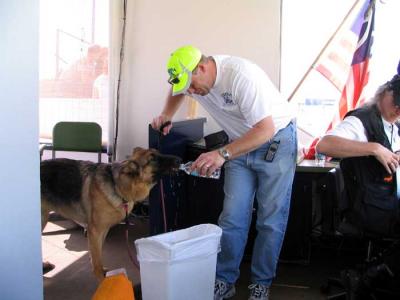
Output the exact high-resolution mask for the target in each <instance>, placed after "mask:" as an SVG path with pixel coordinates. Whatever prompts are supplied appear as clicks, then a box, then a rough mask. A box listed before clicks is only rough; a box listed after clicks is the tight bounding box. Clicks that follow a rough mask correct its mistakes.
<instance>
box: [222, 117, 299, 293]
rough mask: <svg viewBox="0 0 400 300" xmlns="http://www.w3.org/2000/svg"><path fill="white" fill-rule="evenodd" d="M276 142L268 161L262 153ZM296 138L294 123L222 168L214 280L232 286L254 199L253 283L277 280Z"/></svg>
mask: <svg viewBox="0 0 400 300" xmlns="http://www.w3.org/2000/svg"><path fill="white" fill-rule="evenodd" d="M273 141H279V146H278V150H277V151H276V153H275V156H274V159H273V160H272V162H267V161H266V160H265V159H264V158H265V154H266V152H267V149H268V147H269V145H270V144H271V143H272V142H273ZM296 156H297V135H296V125H295V123H294V122H291V123H289V125H288V126H287V127H285V128H283V129H281V130H280V131H278V132H277V133H276V134H275V136H274V137H273V138H272V139H271V140H270V141H268V142H267V143H265V144H263V145H262V146H260V147H259V148H258V149H256V150H254V151H252V152H249V153H247V154H245V155H242V156H240V157H238V158H235V159H233V160H231V161H229V162H227V163H226V164H225V182H224V192H225V198H224V208H223V210H222V213H221V215H220V217H219V221H218V223H219V226H220V227H221V228H222V237H221V252H220V253H219V254H218V262H217V275H216V277H217V279H220V280H223V281H225V282H227V283H235V282H236V280H237V279H238V277H239V266H240V262H241V260H242V257H243V253H244V249H245V246H246V242H247V236H248V232H249V227H250V224H251V217H252V210H253V201H254V199H257V204H258V209H257V222H256V229H257V237H256V240H255V243H254V249H253V255H252V261H251V277H252V278H251V281H252V282H253V283H259V284H263V285H267V286H270V285H271V282H272V279H273V278H274V277H275V271H276V266H277V263H278V258H279V253H280V250H281V247H282V242H283V238H284V235H285V230H286V225H287V220H288V215H289V208H290V197H291V191H292V183H293V177H294V172H295V169H296Z"/></svg>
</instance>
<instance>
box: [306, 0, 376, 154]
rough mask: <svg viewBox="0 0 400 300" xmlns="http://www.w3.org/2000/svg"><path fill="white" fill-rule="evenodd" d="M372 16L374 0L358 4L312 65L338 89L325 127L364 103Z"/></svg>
mask: <svg viewBox="0 0 400 300" xmlns="http://www.w3.org/2000/svg"><path fill="white" fill-rule="evenodd" d="M374 19H375V0H367V1H365V2H364V3H363V5H362V6H361V9H360V11H359V13H358V15H357V17H356V18H355V21H354V22H353V24H352V26H351V28H350V30H347V31H346V32H344V33H342V35H341V37H340V38H338V39H337V42H336V43H334V45H333V46H332V47H330V49H331V50H330V51H327V53H326V54H325V55H324V56H321V59H320V62H319V63H318V64H317V65H316V67H315V69H316V70H317V71H319V72H320V73H321V74H322V75H323V76H325V77H326V78H327V79H328V80H329V81H330V82H331V83H332V84H333V85H334V86H335V87H336V88H337V89H338V90H339V91H341V96H340V100H339V105H338V111H337V113H336V114H335V116H334V118H333V120H332V121H331V123H330V124H329V126H328V128H327V130H330V129H332V128H333V127H335V126H336V125H337V124H338V123H339V122H340V120H342V119H343V117H344V116H345V114H346V113H347V112H348V111H350V110H352V109H354V108H356V107H358V106H360V105H361V104H362V103H363V102H364V98H363V95H362V91H363V89H364V87H365V86H366V85H367V83H368V77H369V69H368V65H369V60H370V58H371V46H372V42H373V36H372V32H373V29H374ZM351 54H352V55H353V56H352V59H351ZM349 55H350V59H349ZM350 62H351V64H350ZM346 76H347V80H346V81H345V78H346ZM317 142H318V139H316V140H314V141H313V142H312V144H311V145H310V148H309V149H310V151H308V153H306V155H305V157H306V158H311V157H312V156H313V155H314V153H315V150H314V149H315V145H316V144H317Z"/></svg>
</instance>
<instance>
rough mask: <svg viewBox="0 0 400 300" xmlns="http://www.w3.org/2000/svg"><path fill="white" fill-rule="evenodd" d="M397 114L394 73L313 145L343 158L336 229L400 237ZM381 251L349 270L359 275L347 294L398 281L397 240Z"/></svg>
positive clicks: (362, 294)
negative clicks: (341, 195)
mask: <svg viewBox="0 0 400 300" xmlns="http://www.w3.org/2000/svg"><path fill="white" fill-rule="evenodd" d="M398 73H400V64H399V68H398ZM399 118H400V76H399V74H397V75H395V76H394V77H393V78H392V79H391V80H390V81H388V82H386V83H385V84H383V85H381V86H380V87H379V88H378V89H377V91H376V93H375V95H374V97H373V98H372V99H371V100H370V101H369V102H367V103H365V104H364V105H363V106H362V107H360V108H357V109H355V110H353V111H350V112H349V113H347V115H346V116H345V118H344V119H343V121H342V122H341V123H339V124H338V125H337V126H336V127H335V128H334V129H333V130H331V131H330V132H328V133H327V134H326V135H325V136H324V137H323V138H322V139H321V140H320V141H319V142H318V144H317V145H316V150H317V151H318V152H319V153H323V154H325V155H328V156H331V157H335V158H342V160H341V162H340V168H341V170H342V173H343V179H344V184H345V192H346V193H345V197H344V199H343V200H342V202H344V203H342V205H341V206H343V208H342V212H341V213H342V214H341V215H342V218H343V220H342V222H341V223H340V225H339V228H338V230H339V231H343V230H344V232H345V233H346V232H352V234H353V235H354V234H356V235H358V236H363V235H364V234H365V233H367V234H372V235H374V236H382V237H387V236H389V237H391V238H397V239H398V238H399V236H400V219H399V198H400V188H399V183H400V180H399V179H400V177H399V176H400V169H399V162H400V155H399V150H400V131H399V130H400V128H399V124H398V120H399ZM344 200H346V201H347V202H346V201H344ZM349 225H350V227H349ZM349 228H350V229H351V231H349V230H348V229H349ZM381 252H382V253H381V254H380V255H379V257H375V258H372V259H370V262H373V263H370V264H369V265H367V266H366V268H365V270H364V271H362V273H359V271H357V270H354V271H353V272H355V273H354V274H356V275H355V276H353V278H357V280H350V281H349V283H350V284H351V286H350V289H349V290H350V291H351V293H352V295H351V299H370V298H371V297H370V292H371V291H373V290H374V289H375V288H376V287H380V285H381V284H382V283H383V282H385V283H386V284H387V286H386V287H384V288H385V289H388V290H390V289H393V287H398V286H399V282H400V266H399V261H400V242H399V240H397V242H396V243H394V244H392V245H391V246H390V247H389V248H387V249H385V250H384V251H382V250H381ZM396 289H397V290H398V288H396Z"/></svg>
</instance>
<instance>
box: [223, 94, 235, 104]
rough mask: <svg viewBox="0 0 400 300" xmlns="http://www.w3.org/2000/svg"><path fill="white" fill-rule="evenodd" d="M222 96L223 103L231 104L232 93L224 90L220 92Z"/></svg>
mask: <svg viewBox="0 0 400 300" xmlns="http://www.w3.org/2000/svg"><path fill="white" fill-rule="evenodd" d="M221 96H222V98H224V101H225V104H228V105H233V104H234V103H233V99H232V93H229V92H225V93H222V94H221Z"/></svg>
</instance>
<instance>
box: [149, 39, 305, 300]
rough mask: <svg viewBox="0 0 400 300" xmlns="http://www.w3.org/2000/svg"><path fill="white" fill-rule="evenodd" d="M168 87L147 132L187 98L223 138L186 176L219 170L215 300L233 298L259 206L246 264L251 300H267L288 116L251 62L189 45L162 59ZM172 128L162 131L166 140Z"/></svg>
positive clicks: (293, 151) (287, 191)
mask: <svg viewBox="0 0 400 300" xmlns="http://www.w3.org/2000/svg"><path fill="white" fill-rule="evenodd" d="M167 69H168V74H169V80H168V82H169V83H170V84H171V85H172V89H171V93H170V94H169V95H168V97H167V100H166V104H165V106H164V109H163V110H162V112H161V114H160V115H159V116H158V117H156V118H154V120H153V122H152V126H153V128H155V129H159V128H160V127H161V126H162V125H163V124H165V123H166V122H168V121H171V120H172V118H173V116H174V114H175V113H176V111H177V110H178V108H179V107H180V105H181V104H182V103H183V102H184V99H185V95H186V94H188V95H190V96H191V97H193V98H194V99H195V100H197V101H198V102H199V103H200V104H201V105H202V106H203V107H204V108H205V109H206V110H207V111H208V113H209V114H210V115H211V116H212V117H213V118H214V119H215V120H216V122H217V123H218V124H219V125H220V126H221V128H222V129H223V130H225V132H226V133H227V134H228V136H229V139H230V142H229V144H227V145H225V146H224V147H222V148H220V149H218V150H214V151H210V152H206V153H203V154H201V155H200V156H199V157H198V158H197V159H196V161H194V162H193V165H192V170H196V171H198V172H199V173H200V174H202V175H205V174H211V173H212V172H213V171H214V170H215V169H217V168H220V167H222V166H224V170H225V179H224V180H225V181H224V192H225V198H224V204H223V211H222V213H221V215H220V217H219V220H218V224H219V226H220V227H221V228H222V230H223V233H222V237H221V252H220V253H219V255H218V262H217V273H216V282H215V288H214V299H215V300H220V299H228V298H230V297H232V296H233V295H234V294H235V282H236V280H237V279H238V277H239V266H240V263H241V260H242V257H243V254H244V250H245V246H246V242H247V236H248V232H249V227H250V223H251V217H252V211H253V201H254V199H257V204H258V210H257V222H256V229H257V237H256V239H255V243H254V249H253V255H252V262H251V283H252V284H251V285H250V286H249V289H250V297H249V299H251V300H256V299H263V300H266V299H269V288H270V285H271V282H272V279H273V278H274V276H275V272H276V267H277V262H278V258H279V253H280V250H281V246H282V242H283V238H284V234H285V230H286V225H287V220H288V214H289V207H290V198H291V189H292V182H293V177H294V172H295V168H296V155H297V136H296V124H295V122H294V120H293V117H294V114H293V110H292V109H291V107H290V106H289V103H288V102H287V101H286V100H285V99H284V98H283V97H282V96H281V94H280V93H279V92H278V90H277V89H276V87H275V86H274V85H273V83H272V82H271V80H270V79H269V78H268V76H267V75H266V73H265V72H264V71H263V70H262V69H261V68H260V67H258V66H257V65H255V64H254V63H252V62H250V61H248V60H246V59H243V58H239V57H234V56H228V55H213V56H205V55H203V54H202V53H201V52H200V50H199V49H197V48H195V47H193V46H184V47H181V48H179V49H177V50H176V51H174V52H173V53H172V54H171V56H170V58H169V60H168V65H167ZM171 127H172V124H171V125H169V126H166V127H165V128H163V133H164V134H167V133H168V132H169V131H170V129H171Z"/></svg>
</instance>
